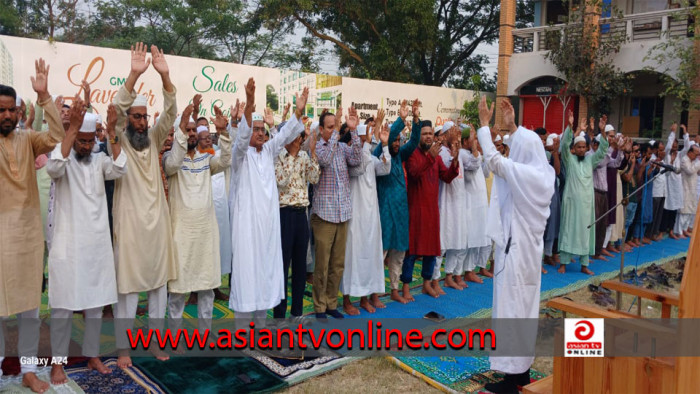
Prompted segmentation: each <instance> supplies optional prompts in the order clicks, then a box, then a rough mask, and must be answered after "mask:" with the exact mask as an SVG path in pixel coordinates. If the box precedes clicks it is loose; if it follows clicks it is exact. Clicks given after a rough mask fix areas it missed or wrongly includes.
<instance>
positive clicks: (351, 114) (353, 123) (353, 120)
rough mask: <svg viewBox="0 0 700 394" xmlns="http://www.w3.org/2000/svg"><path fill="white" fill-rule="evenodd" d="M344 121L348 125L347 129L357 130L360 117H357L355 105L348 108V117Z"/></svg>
mask: <svg viewBox="0 0 700 394" xmlns="http://www.w3.org/2000/svg"><path fill="white" fill-rule="evenodd" d="M345 123H347V125H348V130H357V125H358V124H359V123H360V119H359V118H358V117H357V110H356V109H355V107H350V108H348V118H347V120H346V121H345Z"/></svg>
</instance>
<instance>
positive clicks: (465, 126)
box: [459, 123, 469, 130]
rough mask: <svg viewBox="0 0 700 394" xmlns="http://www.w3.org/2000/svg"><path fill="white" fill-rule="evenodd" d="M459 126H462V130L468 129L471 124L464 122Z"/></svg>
mask: <svg viewBox="0 0 700 394" xmlns="http://www.w3.org/2000/svg"><path fill="white" fill-rule="evenodd" d="M459 127H460V128H461V129H462V130H465V129H468V128H469V125H468V124H464V123H462V124H460V125H459Z"/></svg>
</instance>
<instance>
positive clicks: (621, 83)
mask: <svg viewBox="0 0 700 394" xmlns="http://www.w3.org/2000/svg"><path fill="white" fill-rule="evenodd" d="M611 13H612V10H611ZM586 14H589V15H600V14H601V4H600V2H599V1H598V0H586V1H585V2H584V3H583V4H582V6H581V7H580V8H579V9H578V10H575V11H573V12H572V17H571V19H570V21H569V22H568V23H567V24H566V25H565V26H564V27H563V29H562V30H561V33H560V34H548V35H547V36H546V40H547V43H546V45H547V48H549V49H550V50H549V52H548V53H547V54H546V55H545V57H546V58H547V59H548V60H549V61H550V62H552V64H554V66H555V67H556V69H557V71H559V72H560V73H561V74H562V76H563V78H564V80H565V81H566V82H565V85H564V86H561V89H560V96H574V95H576V96H580V97H583V98H585V99H586V101H587V103H588V107H589V112H591V113H595V112H596V111H597V112H599V113H609V112H610V101H609V99H611V98H615V97H618V96H620V95H621V94H625V93H629V92H630V81H631V78H632V76H630V75H626V74H625V73H623V72H622V71H621V70H620V69H619V68H618V67H617V66H616V65H615V64H614V62H613V59H614V55H615V54H617V53H618V52H619V51H620V47H621V46H622V44H623V43H624V42H625V41H626V40H627V38H626V35H625V30H624V29H621V30H618V29H611V28H610V26H612V25H614V24H615V22H616V21H617V20H618V19H619V17H620V16H619V13H617V12H615V13H612V14H613V15H617V16H614V17H611V18H609V19H608V20H606V21H605V24H607V25H608V27H607V28H603V29H601V24H600V23H597V21H596V20H595V19H591V17H590V16H586ZM553 32H554V33H555V32H556V31H553ZM599 38H600V39H599Z"/></svg>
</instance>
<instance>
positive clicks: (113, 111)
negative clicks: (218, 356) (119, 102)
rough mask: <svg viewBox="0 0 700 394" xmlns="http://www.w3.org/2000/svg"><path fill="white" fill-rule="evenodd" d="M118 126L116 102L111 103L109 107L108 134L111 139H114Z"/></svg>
mask: <svg viewBox="0 0 700 394" xmlns="http://www.w3.org/2000/svg"><path fill="white" fill-rule="evenodd" d="M116 127H117V107H115V106H114V104H110V105H109V107H107V127H106V131H107V135H108V136H109V138H110V139H114V135H115V130H116Z"/></svg>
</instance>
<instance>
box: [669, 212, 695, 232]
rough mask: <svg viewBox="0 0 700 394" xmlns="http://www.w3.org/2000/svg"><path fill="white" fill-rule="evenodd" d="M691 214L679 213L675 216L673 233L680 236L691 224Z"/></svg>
mask: <svg viewBox="0 0 700 394" xmlns="http://www.w3.org/2000/svg"><path fill="white" fill-rule="evenodd" d="M694 216H695V215H693V214H687V213H680V212H678V215H676V223H675V224H674V225H673V232H674V233H676V234H678V235H680V234H681V233H682V232H683V231H685V230H687V229H689V228H690V226H691V225H692V224H693V217H694Z"/></svg>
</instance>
